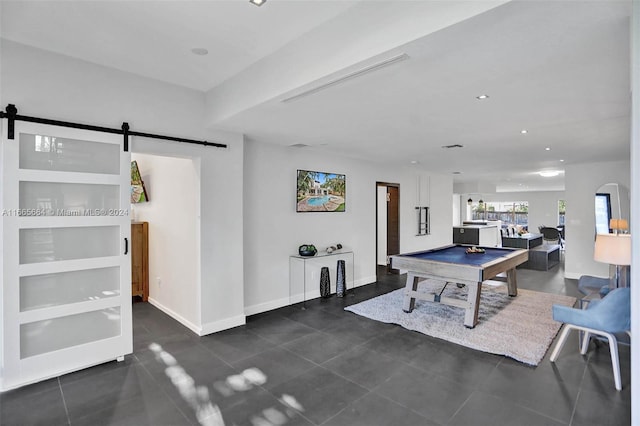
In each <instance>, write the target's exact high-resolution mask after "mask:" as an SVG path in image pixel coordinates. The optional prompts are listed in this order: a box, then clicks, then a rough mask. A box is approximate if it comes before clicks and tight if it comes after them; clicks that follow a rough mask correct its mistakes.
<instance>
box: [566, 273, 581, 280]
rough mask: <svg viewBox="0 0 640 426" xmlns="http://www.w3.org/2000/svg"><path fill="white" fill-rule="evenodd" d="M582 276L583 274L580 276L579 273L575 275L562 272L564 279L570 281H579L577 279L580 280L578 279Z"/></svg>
mask: <svg viewBox="0 0 640 426" xmlns="http://www.w3.org/2000/svg"><path fill="white" fill-rule="evenodd" d="M583 275H584V274H580V273H577V272H567V271H564V277H565V278H569V279H572V280H579V279H580V277H581V276H583Z"/></svg>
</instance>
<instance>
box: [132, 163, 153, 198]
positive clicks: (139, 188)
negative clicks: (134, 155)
mask: <svg viewBox="0 0 640 426" xmlns="http://www.w3.org/2000/svg"><path fill="white" fill-rule="evenodd" d="M147 201H149V197H147V190H146V189H145V187H144V182H143V181H142V177H141V176H140V170H139V169H138V162H137V161H132V162H131V202H132V203H146V202H147Z"/></svg>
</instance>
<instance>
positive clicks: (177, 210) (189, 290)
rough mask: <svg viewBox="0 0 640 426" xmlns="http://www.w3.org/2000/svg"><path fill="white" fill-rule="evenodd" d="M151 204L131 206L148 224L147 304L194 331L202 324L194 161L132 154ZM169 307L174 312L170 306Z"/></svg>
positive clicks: (198, 215)
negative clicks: (159, 309)
mask: <svg viewBox="0 0 640 426" xmlns="http://www.w3.org/2000/svg"><path fill="white" fill-rule="evenodd" d="M131 159H132V160H135V161H137V162H138V168H139V169H140V174H141V176H142V180H143V182H144V183H145V188H146V190H147V195H148V197H149V202H146V203H138V204H132V205H131V209H132V211H135V220H137V221H141V222H143V221H144V222H149V302H150V303H152V304H153V305H156V306H158V307H159V308H161V309H162V310H164V311H167V310H171V311H172V312H173V314H172V315H173V316H174V317H176V318H179V319H180V322H182V323H183V324H185V325H186V326H188V327H189V328H191V329H197V328H198V325H199V324H200V304H199V303H198V299H199V295H200V281H199V280H200V274H199V273H198V271H199V270H200V250H198V247H199V246H200V199H199V193H200V181H199V179H198V174H199V173H198V165H197V164H196V163H195V162H194V161H193V160H191V159H184V158H175V157H162V156H158V155H147V154H135V153H132V154H131ZM169 306H170V307H171V308H169Z"/></svg>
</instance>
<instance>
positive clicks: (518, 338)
mask: <svg viewBox="0 0 640 426" xmlns="http://www.w3.org/2000/svg"><path fill="white" fill-rule="evenodd" d="M442 285H443V283H442V282H441V281H436V280H425V281H421V282H420V284H419V285H418V291H421V292H435V293H439V290H440V289H441V288H442ZM404 291H405V289H404V288H402V289H399V290H395V291H392V292H391V293H387V294H383V295H382V296H378V297H375V298H373V299H369V300H366V301H364V302H361V303H358V304H356V305H351V306H349V307H346V308H345V310H347V311H350V312H353V313H355V314H358V315H362V316H364V317H367V318H370V319H373V320H376V321H381V322H385V323H392V324H398V325H400V326H402V327H404V328H406V329H408V330H414V331H418V332H420V333H423V334H427V335H429V336H433V337H437V338H439V339H444V340H448V341H449V342H453V343H457V344H459V345H462V346H466V347H469V348H473V349H477V350H480V351H483V352H489V353H493V354H498V355H505V356H508V357H510V358H513V359H515V360H517V361H520V362H523V363H526V364H530V365H538V363H539V362H540V361H541V360H542V358H544V354H545V353H546V352H547V349H548V348H549V345H551V342H552V341H553V339H554V337H555V335H556V334H557V333H558V330H559V329H560V326H561V325H562V324H561V323H559V322H556V321H554V320H553V316H552V313H551V312H552V306H553V304H560V305H566V306H573V304H574V303H575V301H576V299H575V297H569V296H563V295H558V294H549V293H541V292H538V291H531V290H523V289H518V296H517V297H509V295H507V289H506V287H505V286H498V287H496V286H493V285H488V284H483V286H482V293H481V300H480V312H479V314H478V325H476V326H475V328H473V329H470V328H467V327H465V326H464V309H462V308H455V307H452V306H447V305H442V304H440V303H434V302H428V301H425V300H416V307H415V309H414V310H413V312H411V313H405V312H404V311H403V310H402V302H403V300H404ZM442 295H443V296H447V297H453V298H458V299H466V297H467V290H466V288H462V289H459V288H458V287H457V286H456V285H455V284H449V285H447V288H446V289H445V291H444V293H443V294H442Z"/></svg>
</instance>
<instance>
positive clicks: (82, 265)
mask: <svg viewBox="0 0 640 426" xmlns="http://www.w3.org/2000/svg"><path fill="white" fill-rule="evenodd" d="M6 124H7V123H6V121H5V122H4V123H3V126H2V127H3V130H2V147H1V148H2V155H1V157H2V161H1V165H2V169H1V173H2V196H1V198H2V200H1V208H2V228H1V231H2V232H1V234H2V235H1V236H2V255H1V258H2V302H1V305H0V313H1V315H0V326H1V327H0V336H1V337H2V339H1V340H0V344H1V348H0V349H1V350H0V367H1V368H0V371H1V375H0V389H2V390H6V389H11V388H15V387H18V386H21V385H24V384H28V383H33V382H36V381H40V380H43V379H46V378H49V377H54V376H57V375H60V374H64V373H67V372H70V371H75V370H78V369H81V368H84V367H88V366H91V365H95V364H99V363H102V362H106V361H110V360H114V359H118V358H119V359H122V358H121V357H123V356H124V355H125V354H129V353H131V352H132V347H133V340H132V324H131V263H130V257H129V254H128V246H129V245H130V244H129V242H130V232H131V231H130V223H131V222H130V218H129V205H130V204H129V197H130V196H129V194H130V167H131V165H130V158H131V156H130V153H129V152H124V150H123V136H122V135H118V134H109V133H101V132H94V131H87V130H79V129H72V128H65V127H58V126H49V125H42V124H34V123H27V122H22V121H16V122H15V138H14V139H8V138H7V127H8V126H7V125H6Z"/></svg>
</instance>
